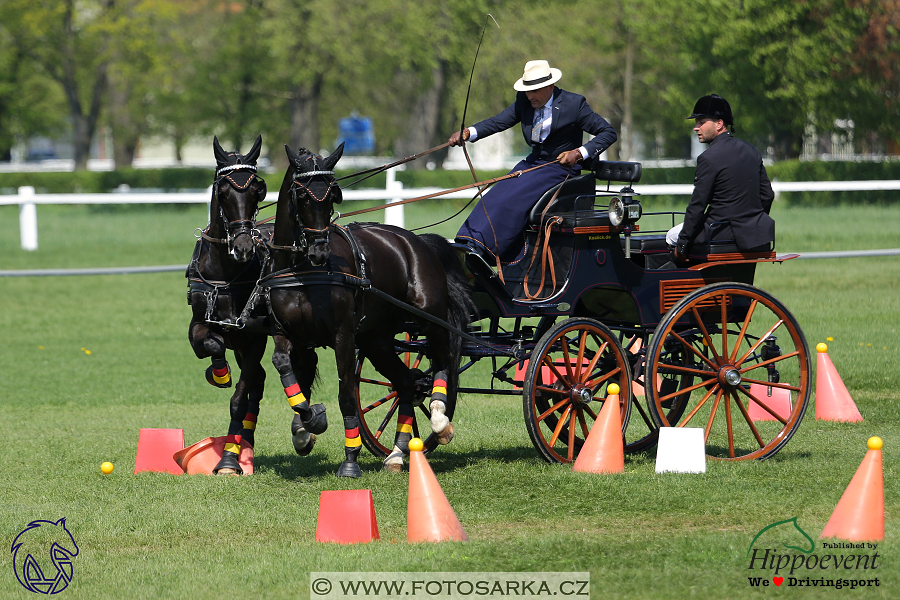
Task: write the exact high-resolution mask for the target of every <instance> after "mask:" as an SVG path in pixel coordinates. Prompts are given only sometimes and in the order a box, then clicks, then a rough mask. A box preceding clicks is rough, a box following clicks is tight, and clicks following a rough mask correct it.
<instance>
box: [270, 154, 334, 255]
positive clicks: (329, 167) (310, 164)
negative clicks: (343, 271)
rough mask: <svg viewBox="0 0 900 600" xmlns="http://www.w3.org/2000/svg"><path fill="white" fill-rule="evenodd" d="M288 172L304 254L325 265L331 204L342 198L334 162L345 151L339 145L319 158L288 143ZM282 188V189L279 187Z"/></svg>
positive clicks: (331, 212) (295, 218)
mask: <svg viewBox="0 0 900 600" xmlns="http://www.w3.org/2000/svg"><path fill="white" fill-rule="evenodd" d="M284 149H285V150H286V151H287V155H288V160H290V163H291V164H290V167H289V172H290V171H293V175H292V177H291V184H290V195H289V198H290V202H291V213H292V215H293V217H294V223H295V225H296V226H297V227H299V228H300V232H301V238H302V240H296V241H302V242H303V243H304V244H305V245H306V248H307V252H306V256H307V258H308V259H309V262H311V263H312V264H313V265H315V266H321V265H324V264H325V263H326V262H327V261H328V257H329V256H330V254H331V251H330V249H329V247H328V226H329V225H330V224H331V220H332V215H333V214H334V205H335V204H340V203H341V201H342V200H343V199H344V197H343V195H342V194H341V188H340V186H338V184H337V180H336V179H335V178H334V165H336V164H337V161H338V160H340V158H341V155H342V154H343V153H344V144H341V145H340V146H338V147H337V149H336V150H335V151H334V152H332V153H331V154H330V155H329V156H328V157H327V158H322V157H321V156H319V155H318V154H314V153H313V152H310V151H309V150H306V149H305V148H300V149H299V151H298V152H296V153H295V152H293V151H292V150H291V149H290V148H289V147H288V146H287V145H285V147H284ZM282 189H283V188H282Z"/></svg>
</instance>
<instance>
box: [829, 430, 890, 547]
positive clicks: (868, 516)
mask: <svg viewBox="0 0 900 600" xmlns="http://www.w3.org/2000/svg"><path fill="white" fill-rule="evenodd" d="M882 444H883V442H882V441H881V438H880V437H874V436H873V437H870V438H869V441H868V444H867V445H868V447H869V451H868V452H866V456H865V458H863V461H862V464H860V465H859V468H858V469H857V470H856V474H855V475H853V479H851V480H850V485H848V486H847V489H846V491H844V495H843V496H841V499H840V501H839V502H838V505H837V508H835V509H834V512H833V513H832V514H831V518H830V519H828V523H827V524H826V525H825V529H824V530H823V531H822V535H820V536H819V538H838V539H841V540H847V541H850V542H866V541H874V540H883V539H884V473H883V470H882V466H881V446H882Z"/></svg>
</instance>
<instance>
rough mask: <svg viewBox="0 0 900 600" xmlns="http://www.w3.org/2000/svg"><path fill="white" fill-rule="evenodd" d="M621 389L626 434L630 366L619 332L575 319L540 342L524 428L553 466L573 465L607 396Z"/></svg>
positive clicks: (527, 389)
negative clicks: (614, 386) (613, 387)
mask: <svg viewBox="0 0 900 600" xmlns="http://www.w3.org/2000/svg"><path fill="white" fill-rule="evenodd" d="M610 383H617V384H618V385H619V388H620V391H619V398H620V407H621V413H622V431H623V432H624V431H625V429H626V428H627V427H628V418H629V416H630V415H631V403H630V402H628V399H629V398H630V397H631V368H630V366H629V365H628V360H627V359H626V357H625V351H624V350H622V346H621V344H619V341H618V340H617V339H616V337H615V334H613V332H612V331H610V330H609V328H607V327H606V326H605V325H603V324H602V323H600V322H599V321H595V320H593V319H585V318H571V319H567V320H565V321H563V322H562V323H558V324H556V325H555V326H553V328H552V329H550V331H548V332H547V333H545V334H544V335H543V337H541V339H540V340H538V343H537V345H536V346H535V348H534V351H533V352H532V353H531V356H530V358H529V361H528V369H527V370H526V371H525V381H524V383H523V388H522V403H523V408H524V411H525V426H526V427H527V429H528V435H529V436H531V442H532V443H533V444H534V447H535V448H536V449H537V451H538V453H539V454H540V455H541V457H543V458H544V459H545V460H547V461H548V462H560V463H571V462H574V460H575V458H576V457H577V456H578V452H579V451H580V450H581V446H582V445H583V444H584V440H585V439H587V436H588V433H589V432H590V429H591V427H592V426H593V424H594V421H596V419H597V415H598V413H599V412H600V409H601V408H602V406H603V402H604V401H605V398H606V387H607V385H609V384H610Z"/></svg>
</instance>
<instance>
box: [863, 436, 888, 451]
mask: <svg viewBox="0 0 900 600" xmlns="http://www.w3.org/2000/svg"><path fill="white" fill-rule="evenodd" d="M866 445H867V446H868V447H869V450H881V447H882V446H884V441H882V439H881V438H880V437H878V436H877V435H873V436H872V437H870V438H869V441H868V442H866Z"/></svg>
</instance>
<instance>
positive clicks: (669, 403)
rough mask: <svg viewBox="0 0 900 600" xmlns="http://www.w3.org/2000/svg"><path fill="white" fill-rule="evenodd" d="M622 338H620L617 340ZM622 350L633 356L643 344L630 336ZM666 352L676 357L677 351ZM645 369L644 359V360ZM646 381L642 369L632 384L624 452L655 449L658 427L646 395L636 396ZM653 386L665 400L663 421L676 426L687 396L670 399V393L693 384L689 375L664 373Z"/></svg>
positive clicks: (642, 339) (645, 386)
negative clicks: (647, 404)
mask: <svg viewBox="0 0 900 600" xmlns="http://www.w3.org/2000/svg"><path fill="white" fill-rule="evenodd" d="M622 338H623V336H621V335H620V339H622ZM622 346H623V347H624V348H625V350H626V354H627V353H637V352H639V351H640V350H641V349H642V348H643V347H644V346H646V340H645V339H644V338H643V337H641V336H634V337H632V338H630V339H628V340H626V341H625V343H623V344H622ZM669 351H670V352H674V353H678V352H680V350H679V349H678V348H670V349H669ZM645 365H646V359H645ZM647 381H648V378H647V377H646V369H644V370H643V372H642V373H641V375H640V376H635V378H634V379H633V381H632V389H631V410H632V413H631V417H632V418H631V419H630V420H629V422H628V430H627V431H626V432H625V452H642V451H644V450H648V449H650V448H652V447H653V446H655V445H656V442H657V440H658V438H659V425H657V424H656V420H655V419H654V418H653V414H652V412H651V411H650V410H648V409H647V407H646V405H645V404H644V402H645V396H646V391H645V393H644V395H641V396H639V395H638V394H637V390H636V388H637V386H640V387H641V389H643V390H646V388H647ZM649 381H653V385H655V386H656V389H657V392H658V393H659V395H661V396H667V397H668V398H667V400H666V401H665V402H663V408H664V409H665V410H666V419H667V420H668V422H670V423H673V422H677V421H678V419H680V418H681V415H682V414H684V409H685V407H686V406H687V400H688V398H690V395H691V393H690V392H684V393H682V394H677V395H672V394H673V393H674V392H678V391H679V390H684V389H686V388H688V387H690V385H691V384H692V383H693V381H694V377H693V375H690V374H687V373H678V374H676V373H664V374H662V375H658V376H657V377H655V378H653V379H649Z"/></svg>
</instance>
